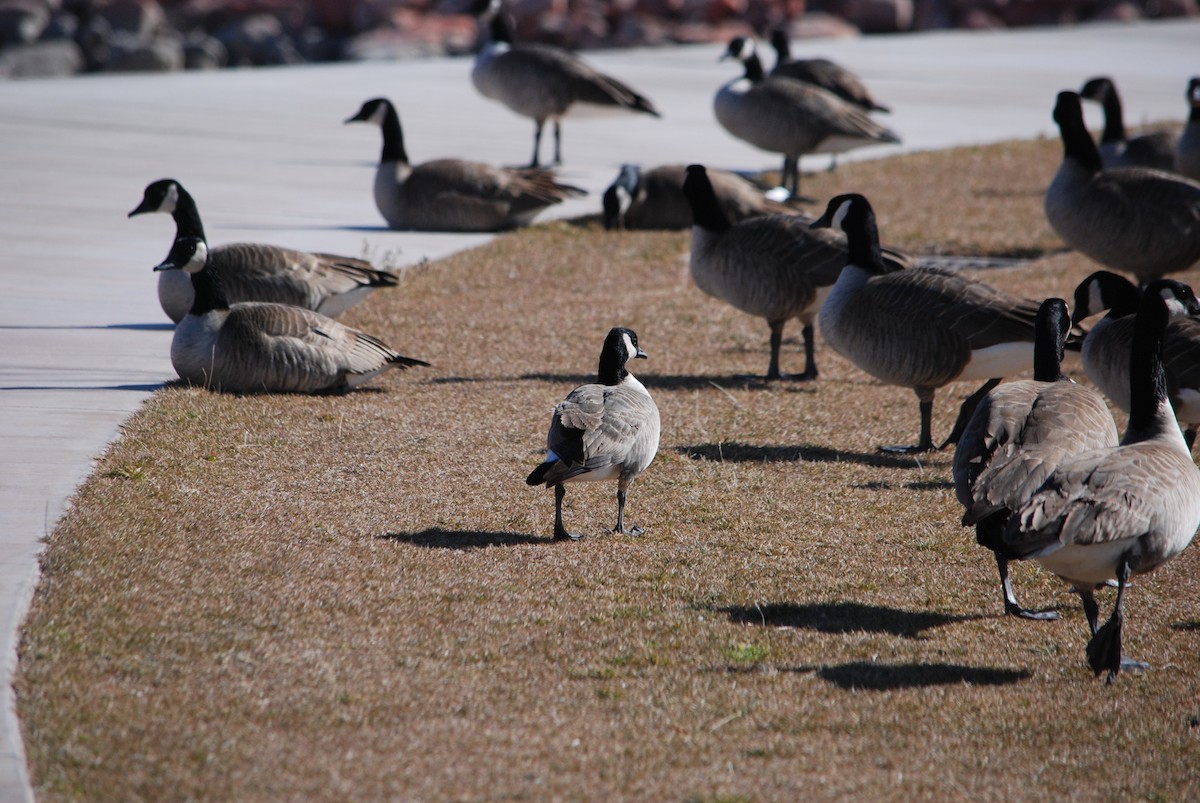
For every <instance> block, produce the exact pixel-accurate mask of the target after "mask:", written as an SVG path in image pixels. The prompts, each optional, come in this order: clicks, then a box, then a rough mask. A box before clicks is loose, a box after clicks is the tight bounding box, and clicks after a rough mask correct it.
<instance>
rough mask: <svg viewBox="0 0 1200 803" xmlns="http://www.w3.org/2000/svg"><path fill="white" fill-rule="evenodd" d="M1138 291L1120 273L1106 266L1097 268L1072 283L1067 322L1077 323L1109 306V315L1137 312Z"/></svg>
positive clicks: (1139, 298)
mask: <svg viewBox="0 0 1200 803" xmlns="http://www.w3.org/2000/svg"><path fill="white" fill-rule="evenodd" d="M1141 297H1142V293H1141V291H1140V290H1138V289H1137V286H1136V285H1135V284H1134V283H1133V282H1131V281H1129V280H1128V279H1126V278H1125V277H1124V276H1121V275H1119V274H1116V273H1113V272H1112V271H1108V270H1098V271H1096V272H1095V273H1093V274H1092V275H1091V276H1088V277H1087V278H1086V279H1084V280H1083V281H1082V282H1080V283H1079V284H1078V285H1077V286H1076V287H1075V309H1074V311H1073V312H1072V313H1071V323H1072V324H1077V323H1079V322H1080V321H1082V320H1085V319H1087V318H1090V317H1091V316H1093V315H1095V314H1096V313H1098V312H1101V311H1103V310H1112V312H1113V317H1114V318H1119V317H1122V316H1124V315H1132V314H1133V313H1135V312H1137V305H1138V301H1139V300H1141Z"/></svg>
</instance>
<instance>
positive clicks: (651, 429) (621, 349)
mask: <svg viewBox="0 0 1200 803" xmlns="http://www.w3.org/2000/svg"><path fill="white" fill-rule="evenodd" d="M631 359H646V352H644V351H642V350H641V349H640V348H638V339H637V335H636V334H635V333H634V332H633V330H631V329H626V328H624V327H616V328H614V329H612V330H611V331H609V333H608V336H607V337H606V338H605V339H604V348H603V349H602V350H601V352H600V370H599V374H598V376H597V379H596V383H595V384H590V385H580V386H579V387H577V388H575V389H574V390H573V391H571V392H570V393H569V394H568V395H567V398H565V399H563V400H562V401H561V402H559V403H558V405H557V406H556V407H555V408H554V416H553V418H551V420H550V432H549V434H548V435H547V436H546V460H545V462H544V463H542V464H541V465H539V466H538V467H537V468H535V469H534V470H533V471H532V472H530V474H529V476H528V477H526V478H525V482H526V483H527V484H528V485H541V484H542V483H545V484H546V487H547V488H554V539H555V540H556V541H559V540H564V539H570V540H572V541H578V540H579V539H580V538H582V536H581V535H579V534H576V533H571V532H568V531H567V528H566V527H564V526H563V520H562V503H563V496H565V495H566V490H565V489H564V487H563V485H564V483H567V482H585V481H587V482H598V481H601V480H616V481H617V525H616V527H614V528H613V532H618V533H624V532H625V491H626V489H627V488H629V484H630V483H631V482H633V480H634V478H635V477H637V476H638V475H639V474H641V473H642V472H643V471H645V470H646V468H647V467H649V465H650V463H651V461H653V460H654V455H655V454H656V453H657V452H658V436H659V420H658V407H657V406H656V405H655V404H654V400H653V399H651V398H650V394H649V392H647V391H646V388H645V386H643V385H642V383H641V382H639V381H637V379H636V378H635V377H634V376H633V374H631V373H629V371H627V370H626V368H625V364H626V363H627V362H628V361H629V360H631ZM629 532H630V534H631V535H641V534H642V533H644V532H645V529H644V528H642V527H631V528H630V530H629Z"/></svg>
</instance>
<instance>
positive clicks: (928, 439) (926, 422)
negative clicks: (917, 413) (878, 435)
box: [879, 390, 937, 454]
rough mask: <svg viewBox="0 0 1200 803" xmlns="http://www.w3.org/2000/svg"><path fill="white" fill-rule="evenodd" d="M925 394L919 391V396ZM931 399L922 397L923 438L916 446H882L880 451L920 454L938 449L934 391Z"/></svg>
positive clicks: (930, 393) (930, 394)
mask: <svg viewBox="0 0 1200 803" xmlns="http://www.w3.org/2000/svg"><path fill="white" fill-rule="evenodd" d="M921 395H923V394H922V391H920V390H918V391H917V396H918V398H920V396H921ZM929 396H930V398H929V399H921V403H920V410H921V440H920V441H919V442H918V443H917V445H916V446H880V447H879V451H881V452H890V453H892V454H919V453H921V452H932V451H934V450H935V449H937V447H936V446H934V445H933V434H932V433H933V393H932V391H930V392H929Z"/></svg>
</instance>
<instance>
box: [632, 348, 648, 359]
mask: <svg viewBox="0 0 1200 803" xmlns="http://www.w3.org/2000/svg"><path fill="white" fill-rule="evenodd" d="M633 358H634V359H635V360H648V359H650V355H649V354H647V353H646V352H644V351H642V349H641V346H639V347H638V350H637V354H634V355H633Z"/></svg>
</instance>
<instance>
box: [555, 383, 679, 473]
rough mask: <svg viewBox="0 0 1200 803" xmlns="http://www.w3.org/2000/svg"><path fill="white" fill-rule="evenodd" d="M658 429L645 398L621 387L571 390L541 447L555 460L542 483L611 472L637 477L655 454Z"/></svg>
mask: <svg viewBox="0 0 1200 803" xmlns="http://www.w3.org/2000/svg"><path fill="white" fill-rule="evenodd" d="M657 424H658V407H657V406H656V405H655V404H654V401H653V399H651V398H650V397H649V396H648V395H646V394H645V393H642V392H638V391H634V390H631V389H629V388H626V387H623V386H621V385H615V386H607V385H583V386H581V387H578V388H576V389H575V390H573V391H572V392H571V393H570V395H568V396H567V398H565V399H563V400H562V401H561V402H559V403H558V405H557V406H556V407H555V408H554V417H553V419H552V420H551V423H550V432H549V434H548V435H547V439H546V445H547V447H548V449H549V450H550V451H552V452H553V453H554V454H555V455H557V456H558V458H559V459H558V463H557V464H555V465H554V466H553V467H552V468H551V469H550V470H549V471H548V472H547V473H546V475H545V479H544V481H545V482H546V484H548V485H553V484H555V483H559V482H564V481H566V480H568V479H570V478H572V477H575V476H578V475H580V474H583V473H586V472H592V471H601V470H603V469H606V468H610V467H614V466H621V467H625V466H628V467H630V468H632V470H633V471H634V472H635V473H636V472H637V471H640V470H641V469H642V468H644V467H645V465H646V464H648V463H649V458H652V457H653V456H654V450H655V449H656V448H657V444H658V425H657ZM647 453H648V455H649V457H646V455H647ZM643 460H644V463H643V462H642V461H643Z"/></svg>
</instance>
